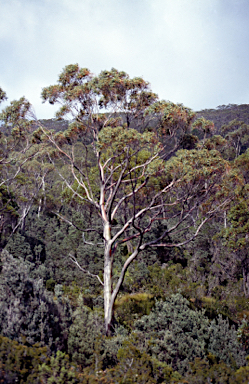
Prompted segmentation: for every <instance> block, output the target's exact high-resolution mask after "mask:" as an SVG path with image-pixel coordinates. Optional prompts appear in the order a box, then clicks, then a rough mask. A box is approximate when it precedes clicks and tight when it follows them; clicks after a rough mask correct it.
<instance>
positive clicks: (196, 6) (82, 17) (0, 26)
mask: <svg viewBox="0 0 249 384" xmlns="http://www.w3.org/2000/svg"><path fill="white" fill-rule="evenodd" d="M0 52H1V54H0V87H2V88H3V89H4V90H5V91H6V92H7V96H8V98H9V101H10V100H13V99H19V98H20V97H21V96H23V95H24V96H25V97H26V98H27V99H28V100H29V101H30V102H31V103H32V104H33V106H34V108H35V111H36V114H37V116H38V118H51V117H53V116H54V109H53V107H51V106H50V105H49V104H48V105H47V104H42V103H41V98H40V94H41V90H42V88H43V87H46V86H48V85H52V84H55V83H56V82H57V79H58V75H59V73H60V72H61V70H62V69H63V68H64V67H65V66H66V65H68V64H74V63H79V65H80V66H82V67H87V68H89V69H90V70H91V71H92V72H93V73H95V74H98V73H99V72H100V71H101V70H103V69H108V70H109V69H111V68H112V67H114V68H117V69H118V70H123V71H125V72H127V73H128V74H129V75H130V76H131V77H134V76H142V77H143V78H144V79H145V80H146V81H149V82H150V84H151V88H152V90H153V91H154V92H156V93H158V94H159V97H160V98H161V99H166V100H170V101H173V102H176V103H183V104H184V105H185V106H187V107H190V108H192V109H193V110H200V109H205V108H215V107H216V106H218V105H222V104H229V103H236V104H242V103H246V104H249V0H0Z"/></svg>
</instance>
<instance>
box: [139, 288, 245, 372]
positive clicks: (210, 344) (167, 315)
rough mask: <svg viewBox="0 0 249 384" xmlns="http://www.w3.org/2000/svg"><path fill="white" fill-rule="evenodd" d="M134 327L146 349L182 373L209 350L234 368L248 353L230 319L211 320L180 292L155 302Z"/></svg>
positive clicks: (243, 361) (240, 364)
mask: <svg viewBox="0 0 249 384" xmlns="http://www.w3.org/2000/svg"><path fill="white" fill-rule="evenodd" d="M135 330H136V332H137V334H138V336H139V337H141V339H142V337H143V338H144V345H143V346H142V347H143V348H145V350H146V351H147V352H149V353H151V354H152V355H153V356H156V357H157V359H158V360H160V361H164V362H166V363H167V364H169V365H171V366H172V367H173V369H176V370H178V371H179V372H181V373H183V372H184V371H187V370H188V367H189V362H191V361H194V359H195V358H197V357H198V358H201V359H203V358H204V357H205V354H206V350H208V351H209V352H211V353H212V354H213V355H215V356H217V357H218V358H219V359H220V360H223V361H225V363H227V364H228V365H230V366H232V367H233V368H235V367H239V366H242V365H243V364H245V353H244V352H243V351H242V348H241V346H240V345H239V343H238V340H237V333H236V331H235V329H233V328H230V327H229V323H228V321H227V320H223V319H222V318H221V317H219V318H218V322H217V323H216V321H215V320H213V321H212V322H211V323H209V320H208V318H207V317H206V316H205V315H204V313H203V312H202V311H194V310H192V309H190V307H189V302H188V301H187V300H186V299H184V298H183V297H182V296H181V295H180V294H176V295H172V296H171V297H169V298H168V299H166V300H165V301H164V302H162V301H158V302H156V305H155V308H154V309H153V310H152V311H151V313H150V314H149V315H148V316H143V317H142V318H141V319H140V320H138V321H137V322H136V323H135Z"/></svg>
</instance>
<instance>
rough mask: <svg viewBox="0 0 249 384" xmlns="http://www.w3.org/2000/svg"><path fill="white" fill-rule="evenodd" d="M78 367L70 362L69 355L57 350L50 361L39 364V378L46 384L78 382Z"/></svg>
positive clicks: (74, 383)
mask: <svg viewBox="0 0 249 384" xmlns="http://www.w3.org/2000/svg"><path fill="white" fill-rule="evenodd" d="M75 371H76V367H75V366H74V365H73V364H72V363H70V361H69V356H68V355H66V354H65V353H63V352H61V351H57V353H56V355H55V356H51V358H50V360H49V362H48V363H43V364H42V365H40V366H39V378H40V380H41V382H42V383H46V384H65V383H72V384H77V383H79V380H78V379H77V373H76V372H75Z"/></svg>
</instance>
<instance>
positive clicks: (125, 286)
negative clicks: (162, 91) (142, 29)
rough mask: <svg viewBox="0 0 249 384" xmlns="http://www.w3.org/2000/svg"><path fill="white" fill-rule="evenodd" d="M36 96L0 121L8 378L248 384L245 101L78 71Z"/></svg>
mask: <svg viewBox="0 0 249 384" xmlns="http://www.w3.org/2000/svg"><path fill="white" fill-rule="evenodd" d="M5 98H6V95H5V93H4V92H3V91H2V90H1V89H0V99H1V100H4V99H5ZM42 98H43V100H44V101H49V102H50V103H51V104H55V103H57V102H58V103H60V106H61V109H60V110H59V111H58V113H57V116H56V119H51V120H40V121H38V120H36V119H35V118H34V116H33V115H32V113H31V112H32V110H31V105H30V104H29V102H28V101H27V100H26V99H25V98H22V99H20V100H19V101H14V102H11V103H10V105H9V106H8V107H6V108H5V109H4V110H2V113H1V114H0V119H1V125H0V130H1V134H0V155H1V156H0V157H1V158H0V170H1V180H0V252H1V256H0V275H1V276H0V382H1V383H6V384H8V383H10V384H12V383H16V382H18V383H49V384H55V383H58V384H59V383H61V384H62V383H75V384H76V383H85V384H95V383H96V384H97V383H101V384H114V383H123V384H128V383H139V384H143V383H148V384H149V383H151V384H153V383H155V384H159V383H168V384H173V383H175V384H176V383H178V384H181V383H182V384H183V383H185V384H186V383H189V384H195V383H196V384H198V383H220V384H224V383H225V384H226V383H227V384H240V383H248V381H249V365H248V360H249V359H248V355H249V258H248V243H249V237H248V233H249V209H248V208H249V125H248V123H249V106H247V105H243V106H236V105H229V106H220V107H218V108H217V109H216V110H205V111H200V112H198V113H197V114H195V113H194V112H193V111H191V110H190V109H188V108H186V107H184V106H182V105H180V104H174V103H171V102H166V101H160V100H158V97H157V95H155V94H154V93H152V92H151V90H150V88H149V84H148V83H146V82H145V81H144V80H143V79H140V78H135V79H130V78H129V76H128V75H127V74H126V73H124V72H118V71H117V70H115V69H112V70H111V71H109V72H108V71H103V72H102V73H101V74H100V75H99V76H98V77H96V76H93V75H92V74H91V73H90V71H89V70H87V69H85V68H83V69H81V68H79V66H78V65H71V66H67V67H66V68H64V70H63V72H62V73H61V75H60V77H59V81H58V83H57V85H54V86H50V87H47V88H44V90H43V93H42ZM97 107H98V108H97ZM101 109H102V111H101ZM101 112H102V113H101ZM70 113H71V115H70ZM68 114H69V117H70V118H69V117H68ZM66 117H68V119H67V120H66Z"/></svg>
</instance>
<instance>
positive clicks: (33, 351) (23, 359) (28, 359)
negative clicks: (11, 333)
mask: <svg viewBox="0 0 249 384" xmlns="http://www.w3.org/2000/svg"><path fill="white" fill-rule="evenodd" d="M23 341H25V339H23ZM46 361H47V348H46V347H41V346H39V345H38V344H34V345H33V346H32V347H30V346H27V345H23V344H22V343H20V344H19V343H18V342H17V341H15V340H10V339H8V338H7V337H3V336H1V335H0V381H1V383H6V384H14V383H17V382H18V383H20V384H26V383H27V384H35V383H37V384H38V383H40V379H39V365H41V364H45V362H46Z"/></svg>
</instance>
